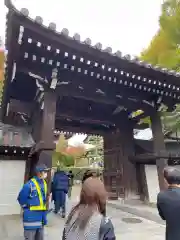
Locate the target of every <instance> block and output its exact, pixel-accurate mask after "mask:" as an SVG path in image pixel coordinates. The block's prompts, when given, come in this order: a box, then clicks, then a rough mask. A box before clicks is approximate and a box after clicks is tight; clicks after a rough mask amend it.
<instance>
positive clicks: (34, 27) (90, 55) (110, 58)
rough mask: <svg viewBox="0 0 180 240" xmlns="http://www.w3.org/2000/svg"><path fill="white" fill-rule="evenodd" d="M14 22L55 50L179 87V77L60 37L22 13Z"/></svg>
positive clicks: (17, 14)
mask: <svg viewBox="0 0 180 240" xmlns="http://www.w3.org/2000/svg"><path fill="white" fill-rule="evenodd" d="M13 20H14V22H15V23H14V24H18V25H23V26H24V27H25V29H26V31H27V32H28V36H29V37H32V38H36V39H37V41H40V42H43V43H45V44H47V45H49V43H51V45H53V46H54V47H55V48H62V49H64V50H65V51H70V52H71V53H72V54H76V55H77V56H79V55H80V56H82V55H83V56H84V55H85V56H86V58H87V59H91V60H94V61H100V62H102V63H105V64H113V65H115V66H119V65H120V66H122V68H123V69H124V70H125V71H127V72H129V71H130V72H132V73H134V74H137V75H141V76H144V77H149V78H150V79H157V78H158V79H166V81H167V83H168V82H169V83H170V84H171V83H173V84H176V85H179V84H178V78H177V77H174V76H171V75H169V74H167V73H164V72H161V71H157V70H156V69H152V68H147V67H146V66H143V65H141V64H137V63H136V62H133V61H129V60H127V59H126V58H118V57H115V56H114V55H113V54H109V53H107V52H106V51H99V50H98V49H96V48H93V47H89V46H88V45H86V44H82V43H80V42H79V41H75V40H74V39H73V38H69V37H66V36H64V35H63V34H61V35H60V34H58V33H57V32H52V31H50V30H49V29H48V28H47V27H43V26H41V25H39V24H37V23H35V22H34V21H32V20H31V19H30V18H26V17H24V16H23V15H22V14H21V13H18V11H16V18H15V19H13ZM168 79H169V81H168Z"/></svg>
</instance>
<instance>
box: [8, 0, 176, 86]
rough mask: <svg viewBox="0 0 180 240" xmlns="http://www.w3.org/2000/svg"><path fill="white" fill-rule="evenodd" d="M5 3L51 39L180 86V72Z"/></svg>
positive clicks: (18, 15)
mask: <svg viewBox="0 0 180 240" xmlns="http://www.w3.org/2000/svg"><path fill="white" fill-rule="evenodd" d="M5 5H6V7H7V8H8V9H9V10H11V11H13V12H14V13H15V14H16V16H17V17H18V18H19V19H20V20H23V22H24V23H25V24H27V25H28V26H31V27H32V28H33V26H36V27H37V26H38V28H39V29H41V30H42V31H43V32H44V33H45V34H46V35H47V36H48V35H49V34H50V35H51V39H52V41H54V42H59V43H61V44H62V45H65V46H66V47H68V48H70V49H72V50H74V51H82V52H86V54H89V55H90V56H91V57H97V58H98V59H101V60H103V62H107V63H108V64H110V63H112V64H118V65H120V64H121V66H122V68H124V70H127V72H128V70H129V69H132V70H137V68H138V71H139V70H140V72H141V73H142V75H143V73H145V72H147V71H148V72H149V75H151V76H152V77H153V76H157V77H158V78H165V79H166V81H167V82H169V83H171V84H174V85H176V86H180V81H179V77H180V73H177V72H175V71H168V70H167V69H165V68H160V67H159V66H152V65H151V64H147V63H145V62H143V61H139V60H138V59H137V58H132V57H131V56H130V55H125V56H122V53H121V52H120V51H117V52H116V53H112V48H111V47H107V48H106V49H102V44H101V43H97V44H95V45H94V46H92V45H91V39H90V38H87V39H86V40H85V41H81V40H80V39H81V38H80V35H79V34H78V33H76V34H75V35H74V36H73V37H70V36H69V31H68V29H63V30H62V31H61V32H58V31H56V24H55V23H50V24H49V26H45V25H43V23H42V22H43V19H42V18H40V17H38V20H37V18H36V19H35V20H34V19H32V18H30V17H29V12H28V10H27V9H23V11H22V12H21V11H19V10H17V9H16V8H15V6H14V5H13V4H12V2H11V0H5ZM40 20H42V21H40ZM34 30H35V29H34ZM37 32H38V31H37Z"/></svg>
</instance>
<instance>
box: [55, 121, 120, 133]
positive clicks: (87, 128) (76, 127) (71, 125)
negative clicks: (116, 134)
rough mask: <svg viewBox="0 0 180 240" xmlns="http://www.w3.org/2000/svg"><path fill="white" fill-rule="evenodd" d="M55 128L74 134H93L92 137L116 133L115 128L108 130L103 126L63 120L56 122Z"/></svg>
mask: <svg viewBox="0 0 180 240" xmlns="http://www.w3.org/2000/svg"><path fill="white" fill-rule="evenodd" d="M55 127H56V129H57V130H59V131H64V132H72V133H81V134H92V135H101V136H103V135H104V134H107V133H112V132H113V131H116V129H115V128H106V127H103V126H101V125H94V126H93V125H91V124H87V123H86V124H85V123H80V122H79V123H78V122H76V123H75V122H73V121H70V122H68V121H63V120H56V124H55Z"/></svg>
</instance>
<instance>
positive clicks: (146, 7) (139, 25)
mask: <svg viewBox="0 0 180 240" xmlns="http://www.w3.org/2000/svg"><path fill="white" fill-rule="evenodd" d="M3 2H4V1H3V0H0V36H3V37H4V32H5V14H6V11H7V10H6V8H5V7H4V5H3ZM162 2H163V0H111V1H104V0H98V1H97V0H91V1H87V0H76V1H75V0H64V1H62V0H51V1H49V0H14V1H13V3H14V4H15V6H16V7H17V8H18V9H20V8H22V7H25V8H28V9H29V12H30V16H32V17H35V16H37V15H38V16H41V17H43V19H44V23H45V24H48V23H49V22H55V23H56V24H57V29H58V30H59V31H61V30H62V28H68V29H69V31H70V35H71V36H72V35H73V34H74V33H76V32H77V33H79V34H80V35H81V39H82V40H84V39H85V38H87V37H89V38H91V39H92V43H93V44H95V43H96V42H101V43H102V44H103V47H107V46H111V47H112V49H113V51H116V50H120V51H121V52H123V53H124V54H127V53H128V54H131V55H139V53H140V52H141V51H142V49H143V48H145V47H146V46H147V45H148V44H149V42H150V40H151V38H152V37H153V36H154V34H155V33H156V31H157V29H158V17H159V15H160V12H161V3H162Z"/></svg>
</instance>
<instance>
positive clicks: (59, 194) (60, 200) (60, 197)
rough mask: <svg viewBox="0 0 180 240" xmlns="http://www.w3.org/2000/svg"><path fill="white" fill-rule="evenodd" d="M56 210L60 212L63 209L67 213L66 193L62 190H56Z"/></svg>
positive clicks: (63, 212)
mask: <svg viewBox="0 0 180 240" xmlns="http://www.w3.org/2000/svg"><path fill="white" fill-rule="evenodd" d="M54 203H55V212H56V213H58V212H59V210H60V209H62V214H65V213H66V193H65V192H64V191H62V190H56V191H55V201H54Z"/></svg>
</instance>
